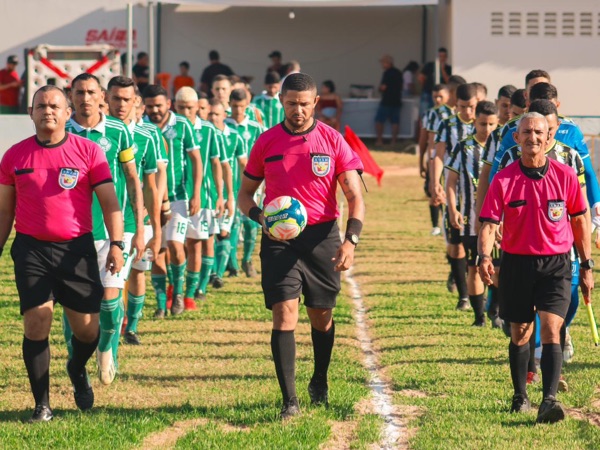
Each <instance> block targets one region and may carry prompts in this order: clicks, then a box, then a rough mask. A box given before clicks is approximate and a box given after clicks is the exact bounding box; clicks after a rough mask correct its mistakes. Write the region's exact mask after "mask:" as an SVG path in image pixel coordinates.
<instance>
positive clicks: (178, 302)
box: [171, 294, 185, 316]
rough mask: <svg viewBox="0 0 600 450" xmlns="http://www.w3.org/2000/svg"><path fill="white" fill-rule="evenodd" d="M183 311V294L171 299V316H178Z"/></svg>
mask: <svg viewBox="0 0 600 450" xmlns="http://www.w3.org/2000/svg"><path fill="white" fill-rule="evenodd" d="M184 311H185V304H184V302H183V294H177V295H175V296H174V297H173V304H172V305H171V315H172V316H178V315H179V314H181V313H183V312H184Z"/></svg>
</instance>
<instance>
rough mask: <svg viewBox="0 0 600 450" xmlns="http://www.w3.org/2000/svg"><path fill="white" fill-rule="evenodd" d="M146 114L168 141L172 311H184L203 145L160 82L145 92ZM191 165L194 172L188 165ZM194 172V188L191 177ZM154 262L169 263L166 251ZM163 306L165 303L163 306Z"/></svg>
mask: <svg viewBox="0 0 600 450" xmlns="http://www.w3.org/2000/svg"><path fill="white" fill-rule="evenodd" d="M143 98H144V104H145V105H146V114H147V117H148V120H150V122H152V123H154V124H155V125H157V126H158V127H159V128H160V129H161V131H162V134H163V137H164V138H165V140H166V145H167V155H168V158H169V165H168V170H167V186H168V195H169V202H170V205H171V211H172V216H171V219H170V220H169V221H168V222H167V224H166V228H165V234H166V239H167V247H168V250H169V257H170V267H171V270H172V273H173V278H172V280H173V303H172V305H171V314H172V315H178V314H181V313H183V312H184V310H185V306H184V302H183V294H184V292H183V281H184V274H185V263H186V259H185V247H184V243H185V235H186V232H187V225H188V217H189V216H193V215H194V214H196V213H197V212H198V211H199V210H200V191H201V186H202V160H201V159H200V147H199V145H198V143H197V141H196V136H195V133H194V129H193V127H192V124H191V123H190V121H189V120H188V119H186V118H185V117H183V116H180V115H178V114H175V113H173V112H170V111H169V109H170V108H171V101H170V100H169V99H168V96H167V92H166V91H165V90H164V89H163V88H162V87H161V86H157V85H151V86H148V87H147V88H146V89H145V90H144V93H143ZM188 166H191V172H188V170H187V167H188ZM190 173H191V178H192V181H191V189H190V187H189V186H188V178H189V177H190ZM154 264H158V265H160V266H161V267H165V265H166V254H165V252H164V251H161V252H160V253H159V255H158V256H157V257H155V261H154ZM158 291H160V292H163V291H166V286H164V285H162V286H159V288H158V289H157V292H158ZM161 306H162V305H161ZM165 312H166V307H165V310H163V309H162V308H161V307H160V306H159V309H158V310H157V312H156V314H155V317H164V315H165Z"/></svg>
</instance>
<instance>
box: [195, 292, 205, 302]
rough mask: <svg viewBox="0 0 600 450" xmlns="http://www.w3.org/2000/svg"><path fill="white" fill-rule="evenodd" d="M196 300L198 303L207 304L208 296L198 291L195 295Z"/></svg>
mask: <svg viewBox="0 0 600 450" xmlns="http://www.w3.org/2000/svg"><path fill="white" fill-rule="evenodd" d="M194 300H196V301H197V302H205V301H206V294H204V293H203V292H200V291H196V294H195V295H194Z"/></svg>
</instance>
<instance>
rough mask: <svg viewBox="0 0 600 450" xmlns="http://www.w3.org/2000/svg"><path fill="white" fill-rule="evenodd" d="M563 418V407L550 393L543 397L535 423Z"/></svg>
mask: <svg viewBox="0 0 600 450" xmlns="http://www.w3.org/2000/svg"><path fill="white" fill-rule="evenodd" d="M564 419H565V409H564V408H563V406H562V405H561V404H560V402H559V401H558V400H556V398H555V397H553V396H552V395H549V396H548V397H546V398H544V401H543V402H542V404H541V405H540V409H539V410H538V416H537V419H536V422H537V423H555V422H559V421H561V420H564Z"/></svg>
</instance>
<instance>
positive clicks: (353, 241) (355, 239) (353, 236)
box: [346, 233, 358, 247]
mask: <svg viewBox="0 0 600 450" xmlns="http://www.w3.org/2000/svg"><path fill="white" fill-rule="evenodd" d="M346 240H347V241H350V243H351V244H354V246H355V247H356V245H357V244H358V235H356V234H352V233H346Z"/></svg>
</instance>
